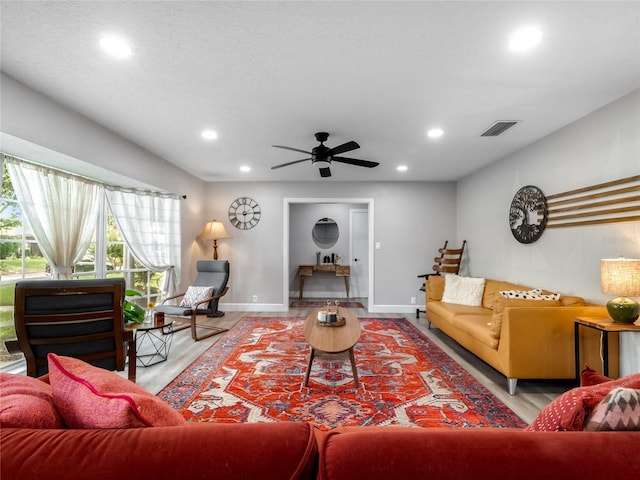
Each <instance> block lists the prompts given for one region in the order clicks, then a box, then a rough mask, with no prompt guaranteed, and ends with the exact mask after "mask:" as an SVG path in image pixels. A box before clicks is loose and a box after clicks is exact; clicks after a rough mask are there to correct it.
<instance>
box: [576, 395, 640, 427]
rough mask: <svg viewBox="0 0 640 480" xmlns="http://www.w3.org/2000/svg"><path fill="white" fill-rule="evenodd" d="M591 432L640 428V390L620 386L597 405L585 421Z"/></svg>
mask: <svg viewBox="0 0 640 480" xmlns="http://www.w3.org/2000/svg"><path fill="white" fill-rule="evenodd" d="M584 429H585V430H587V431H590V432H597V431H609V430H616V431H621V430H640V390H634V389H632V388H623V387H618V388H614V389H613V390H611V391H610V392H609V393H608V395H607V396H606V397H604V399H603V400H602V401H601V402H600V403H599V404H598V405H596V406H595V408H594V409H593V411H592V412H591V414H589V416H588V417H587V421H586V422H585V423H584Z"/></svg>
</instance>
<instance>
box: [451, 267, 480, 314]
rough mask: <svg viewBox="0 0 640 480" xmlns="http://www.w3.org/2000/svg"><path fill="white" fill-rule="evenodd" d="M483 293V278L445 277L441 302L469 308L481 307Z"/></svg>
mask: <svg viewBox="0 0 640 480" xmlns="http://www.w3.org/2000/svg"><path fill="white" fill-rule="evenodd" d="M483 292H484V278H472V277H461V276H460V275H453V274H449V275H445V277H444V293H443V294H442V301H443V302H445V303H455V304H458V305H468V306H470V307H480V306H482V293H483Z"/></svg>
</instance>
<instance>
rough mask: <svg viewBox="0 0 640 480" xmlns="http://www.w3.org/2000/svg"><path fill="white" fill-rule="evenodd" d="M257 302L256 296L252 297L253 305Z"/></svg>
mask: <svg viewBox="0 0 640 480" xmlns="http://www.w3.org/2000/svg"><path fill="white" fill-rule="evenodd" d="M257 301H258V295H254V296H253V303H256V302H257Z"/></svg>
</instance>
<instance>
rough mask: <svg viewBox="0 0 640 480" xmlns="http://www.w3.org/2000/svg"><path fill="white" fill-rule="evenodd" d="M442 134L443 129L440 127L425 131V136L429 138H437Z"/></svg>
mask: <svg viewBox="0 0 640 480" xmlns="http://www.w3.org/2000/svg"><path fill="white" fill-rule="evenodd" d="M442 135H444V130H442V129H441V128H432V129H431V130H429V131H428V132H427V137H429V138H439V137H441V136H442Z"/></svg>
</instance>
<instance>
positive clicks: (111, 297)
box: [6, 278, 136, 382]
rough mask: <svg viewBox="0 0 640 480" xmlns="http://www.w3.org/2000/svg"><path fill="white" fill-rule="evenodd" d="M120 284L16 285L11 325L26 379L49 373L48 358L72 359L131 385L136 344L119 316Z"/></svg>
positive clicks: (12, 344)
mask: <svg viewBox="0 0 640 480" xmlns="http://www.w3.org/2000/svg"><path fill="white" fill-rule="evenodd" d="M125 288H126V287H125V280H124V279H123V278H105V279H90V280H23V281H19V282H17V283H16V288H15V305H14V322H15V328H16V336H17V340H13V341H9V342H6V343H7V347H8V349H10V351H22V353H24V356H25V359H26V361H27V375H29V376H31V377H39V376H42V375H44V374H46V373H48V361H47V355H48V354H49V353H55V354H56V355H62V356H67V357H74V358H78V359H80V360H83V361H85V362H87V363H90V364H92V365H95V366H97V367H100V368H104V369H106V370H118V371H124V370H125V365H126V363H127V360H128V364H129V365H128V378H129V380H131V381H132V382H135V381H136V343H135V337H134V334H133V331H131V330H125V328H124V318H123V315H122V303H123V301H124V292H125Z"/></svg>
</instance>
